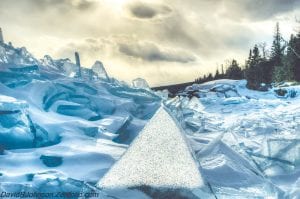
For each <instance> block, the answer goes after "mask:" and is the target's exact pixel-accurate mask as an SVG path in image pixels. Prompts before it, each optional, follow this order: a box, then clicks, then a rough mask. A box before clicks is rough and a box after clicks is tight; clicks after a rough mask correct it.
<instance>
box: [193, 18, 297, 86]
mask: <svg viewBox="0 0 300 199" xmlns="http://www.w3.org/2000/svg"><path fill="white" fill-rule="evenodd" d="M269 52H270V53H267V49H266V44H265V43H264V44H262V45H255V46H254V48H253V49H251V50H250V52H249V57H248V59H247V60H246V62H245V64H244V65H243V66H241V65H240V64H239V63H238V62H237V61H236V60H235V59H233V60H231V61H230V63H228V64H227V66H226V68H224V65H222V66H221V70H219V69H217V70H216V72H215V74H212V73H209V74H207V75H204V76H201V77H199V78H197V79H196V80H195V83H204V82H207V81H211V80H217V79H224V78H228V79H236V80H239V79H246V80H247V82H248V83H247V87H248V88H250V89H255V90H266V89H267V88H268V87H269V86H270V85H271V83H279V82H284V81H294V82H300V31H299V33H298V34H296V35H291V37H290V39H289V41H285V40H284V39H283V37H282V35H281V33H280V27H279V23H277V24H276V28H275V34H274V39H273V43H272V47H271V49H269Z"/></svg>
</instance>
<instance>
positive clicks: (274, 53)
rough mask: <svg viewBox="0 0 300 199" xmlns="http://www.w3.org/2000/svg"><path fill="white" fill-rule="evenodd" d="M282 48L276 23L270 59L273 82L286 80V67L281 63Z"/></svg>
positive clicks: (283, 47)
mask: <svg viewBox="0 0 300 199" xmlns="http://www.w3.org/2000/svg"><path fill="white" fill-rule="evenodd" d="M284 49H285V46H284V45H283V41H282V36H281V33H280V28H279V23H277V24H276V29H275V35H274V41H273V45H272V49H271V59H270V60H271V62H272V65H273V67H272V69H273V81H275V82H281V81H284V80H287V76H288V74H287V73H286V68H285V66H284V64H283V57H284Z"/></svg>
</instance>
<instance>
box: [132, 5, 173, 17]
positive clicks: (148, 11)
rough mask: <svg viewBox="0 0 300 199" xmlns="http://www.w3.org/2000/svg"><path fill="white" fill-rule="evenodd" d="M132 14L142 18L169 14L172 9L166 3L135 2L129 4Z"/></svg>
mask: <svg viewBox="0 0 300 199" xmlns="http://www.w3.org/2000/svg"><path fill="white" fill-rule="evenodd" d="M128 9H129V11H130V13H131V15H132V16H134V17H137V18H142V19H147V18H154V17H156V16H158V15H164V14H168V13H170V12H171V11H172V9H171V8H169V7H168V6H166V5H158V4H149V3H142V2H135V3H132V4H130V5H129V6H128Z"/></svg>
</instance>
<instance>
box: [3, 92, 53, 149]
mask: <svg viewBox="0 0 300 199" xmlns="http://www.w3.org/2000/svg"><path fill="white" fill-rule="evenodd" d="M55 139H56V140H52V141H51V140H50V139H49V137H48V133H47V132H46V131H45V130H44V129H43V128H41V127H40V126H39V125H36V124H34V123H33V122H32V120H31V118H30V116H29V115H28V104H27V103H26V102H25V101H21V100H17V99H15V98H13V97H9V96H4V95H0V154H1V153H2V152H3V150H7V149H18V148H31V147H36V146H46V145H49V144H51V143H52V142H58V138H55Z"/></svg>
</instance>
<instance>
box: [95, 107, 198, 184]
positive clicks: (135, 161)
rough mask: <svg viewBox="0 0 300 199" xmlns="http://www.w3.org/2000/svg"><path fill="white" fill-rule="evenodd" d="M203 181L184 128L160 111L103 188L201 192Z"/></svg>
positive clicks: (104, 178)
mask: <svg viewBox="0 0 300 199" xmlns="http://www.w3.org/2000/svg"><path fill="white" fill-rule="evenodd" d="M202 185H203V181H202V178H201V175H200V172H199V169H198V165H197V163H196V162H195V160H194V159H193V156H192V152H191V150H190V148H189V146H188V144H187V142H186V140H185V137H184V135H183V134H182V132H181V130H180V128H179V127H178V126H177V124H176V123H175V122H174V120H173V119H172V117H171V116H170V115H169V114H168V113H167V111H166V110H165V109H164V108H160V109H159V110H158V111H157V113H156V114H155V115H154V116H153V118H152V119H151V120H150V122H149V123H148V124H147V125H146V126H145V128H144V129H143V130H142V132H141V133H140V134H139V135H138V136H137V137H136V139H135V140H134V141H133V143H132V144H131V146H130V147H129V149H128V150H127V151H126V152H125V154H124V155H123V156H122V157H121V159H120V160H119V161H118V162H117V163H116V164H115V165H114V166H113V167H112V168H111V169H110V170H109V171H108V173H107V174H106V175H105V176H104V177H103V178H102V179H101V180H100V181H99V183H98V186H99V187H101V188H107V189H111V188H126V187H138V186H150V187H155V188H188V189H190V188H191V189H192V188H198V187H201V186H202Z"/></svg>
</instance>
